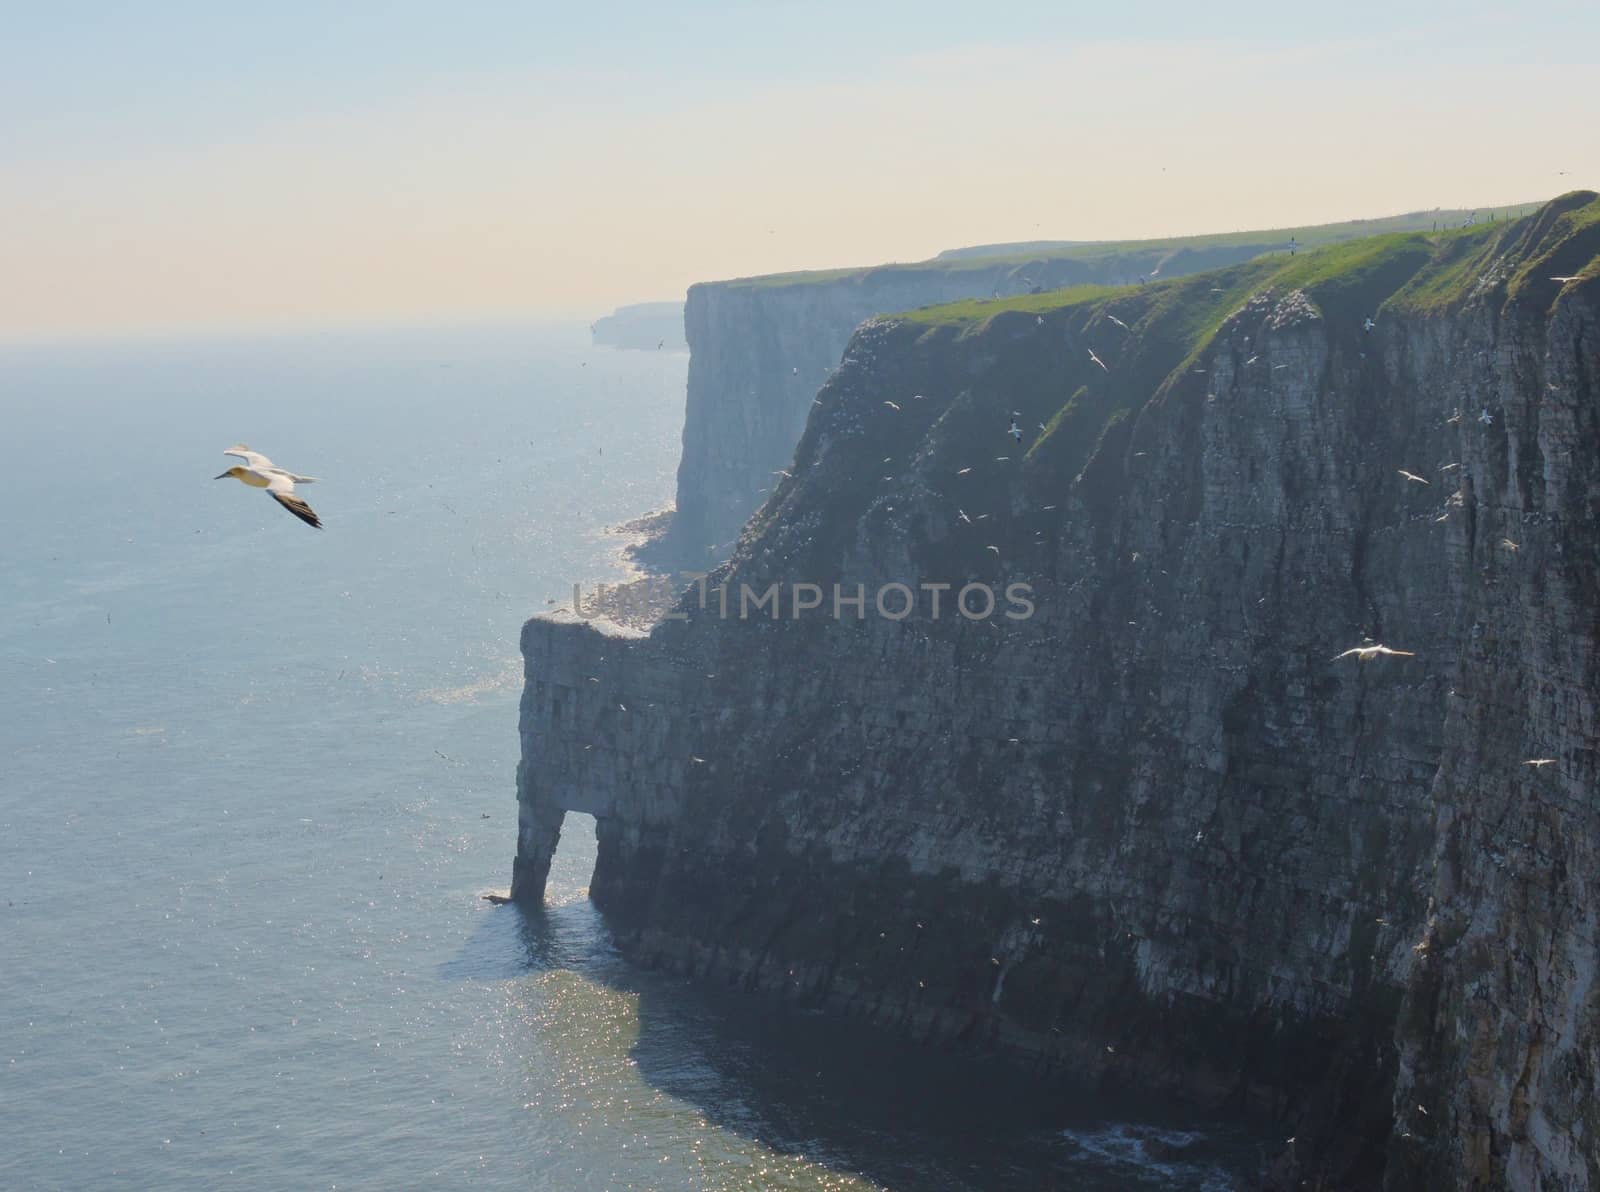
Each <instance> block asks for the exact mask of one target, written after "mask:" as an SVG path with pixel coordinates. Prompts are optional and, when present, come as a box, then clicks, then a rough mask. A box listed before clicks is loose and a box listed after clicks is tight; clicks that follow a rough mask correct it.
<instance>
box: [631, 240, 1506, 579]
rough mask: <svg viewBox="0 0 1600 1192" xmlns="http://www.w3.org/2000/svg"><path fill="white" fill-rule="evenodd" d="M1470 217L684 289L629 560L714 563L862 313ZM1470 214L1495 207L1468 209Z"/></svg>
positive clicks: (1285, 252) (1128, 280)
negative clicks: (685, 370) (678, 433)
mask: <svg viewBox="0 0 1600 1192" xmlns="http://www.w3.org/2000/svg"><path fill="white" fill-rule="evenodd" d="M1474 214H1475V213H1471V212H1467V211H1455V210H1449V211H1426V212H1424V211H1418V212H1411V213H1409V214H1406V215H1397V216H1390V217H1387V218H1384V219H1375V220H1355V221H1351V222H1347V223H1340V224H1323V225H1318V226H1313V227H1299V228H1277V229H1269V230H1264V231H1252V232H1234V233H1226V234H1221V235H1210V236H1191V237H1180V238H1174V239H1166V240H1144V241H1126V242H1111V243H1089V244H1072V243H1053V244H1032V245H1030V244H1015V245H989V246H982V247H978V248H972V249H958V250H952V251H949V252H945V253H941V254H940V255H939V256H938V257H937V258H935V259H934V260H931V261H922V262H918V263H915V264H903V265H883V266H877V267H874V268H865V269H836V270H829V271H820V272H807V273H789V274H775V275H771V276H766V277H752V278H739V279H735V280H732V281H720V282H709V283H704V284H701V285H696V286H692V287H691V288H690V290H689V293H688V298H687V302H686V304H685V307H684V328H685V332H686V335H687V339H688V344H689V349H690V353H691V355H690V360H689V382H688V395H687V402H686V408H685V415H684V427H683V456H682V458H681V460H680V461H679V467H678V484H677V501H676V508H677V512H676V515H675V517H674V519H673V522H672V524H671V526H670V527H669V529H668V530H667V532H666V534H665V536H664V537H663V538H662V539H661V540H660V541H659V542H657V543H655V544H654V545H653V546H652V547H650V548H648V549H646V550H644V551H642V552H641V559H642V560H643V561H645V562H647V563H649V564H651V565H652V566H654V567H657V568H659V569H664V570H675V569H678V568H689V569H693V570H704V569H705V568H707V567H709V566H713V565H715V564H717V563H720V562H722V561H723V560H724V559H726V558H727V557H728V554H729V552H730V550H731V548H732V545H733V540H734V539H735V538H736V537H737V535H738V533H739V529H740V527H741V526H743V525H744V523H745V521H746V520H747V519H748V518H749V517H750V515H751V514H752V513H754V512H755V511H756V509H757V508H758V507H759V506H760V505H761V503H762V501H763V499H764V498H765V496H766V494H767V493H768V492H770V491H771V489H772V484H773V478H774V477H775V476H776V475H777V472H778V470H779V469H786V468H788V466H789V463H790V460H791V459H792V458H793V457H794V449H795V444H796V443H798V442H799V440H800V433H801V431H803V430H804V429H805V426H806V420H807V418H808V417H809V415H810V412H811V403H812V401H813V399H815V398H816V396H817V390H818V389H819V388H820V387H821V386H822V384H823V383H824V381H825V380H826V379H827V378H828V377H829V376H830V375H832V373H833V370H834V369H835V368H837V367H838V365H839V359H840V356H841V355H842V354H843V352H844V349H845V346H846V344H848V343H849V341H850V337H851V335H852V334H853V333H854V331H855V329H856V327H858V326H859V325H860V324H861V322H862V321H863V320H865V319H868V318H870V317H872V316H874V315H878V314H884V313H887V312H891V311H905V310H911V309H913V308H915V307H922V306H929V305H934V304H939V303H948V302H954V301H958V300H962V299H969V298H971V299H1002V300H1003V299H1008V298H1011V297H1014V296H1017V295H1023V294H1032V293H1039V292H1042V291H1050V290H1057V289H1061V288H1063V287H1065V286H1073V285H1085V284H1101V285H1132V284H1136V283H1138V282H1140V280H1141V279H1149V280H1157V279H1170V278H1176V277H1183V276H1186V275H1189V274H1193V273H1196V272H1199V271H1202V270H1206V269H1214V268H1218V267H1220V266H1224V265H1230V264H1235V263H1238V262H1242V261H1248V260H1251V259H1252V258H1255V257H1257V256H1260V255H1261V254H1263V253H1273V252H1275V253H1279V254H1281V255H1282V256H1284V257H1288V256H1289V255H1290V254H1291V252H1294V253H1298V252H1300V251H1304V250H1306V249H1311V248H1315V247H1317V246H1319V245H1325V244H1334V243H1339V242H1342V241H1346V240H1350V239H1354V238H1359V237H1368V236H1371V235H1373V234H1375V233H1381V232H1401V231H1425V230H1429V229H1434V228H1437V229H1442V228H1446V227H1450V226H1455V225H1459V224H1460V223H1461V222H1462V221H1464V220H1466V219H1469V218H1472V217H1473V215H1474ZM1476 214H1477V215H1478V217H1479V218H1482V219H1484V220H1489V219H1494V218H1496V217H1503V216H1504V215H1506V214H1507V211H1505V210H1500V211H1492V212H1491V211H1485V212H1481V213H1476Z"/></svg>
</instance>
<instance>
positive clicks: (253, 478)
mask: <svg viewBox="0 0 1600 1192" xmlns="http://www.w3.org/2000/svg"><path fill="white" fill-rule="evenodd" d="M229 476H232V477H233V478H234V479H235V480H242V481H244V483H246V484H248V485H249V486H250V487H251V488H266V487H267V482H266V481H265V480H263V479H261V477H259V476H257V475H256V474H255V473H254V472H252V471H250V469H248V468H241V467H239V466H238V465H235V466H233V467H231V468H229V469H228V470H227V471H226V472H224V473H222V475H220V476H213V477H212V478H211V479H213V480H226V479H227V478H228V477H229Z"/></svg>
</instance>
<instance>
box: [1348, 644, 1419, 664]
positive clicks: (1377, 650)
mask: <svg viewBox="0 0 1600 1192" xmlns="http://www.w3.org/2000/svg"><path fill="white" fill-rule="evenodd" d="M1352 654H1354V655H1355V656H1356V657H1357V658H1359V659H1360V660H1361V661H1362V662H1371V661H1372V660H1373V659H1374V658H1376V657H1378V655H1380V654H1389V655H1393V656H1394V657H1396V658H1415V657H1416V656H1417V655H1416V651H1415V650H1391V649H1390V648H1389V647H1388V646H1353V647H1351V648H1350V649H1348V650H1346V651H1345V652H1344V653H1343V654H1335V655H1334V657H1333V660H1334V661H1335V662H1338V661H1339V659H1341V658H1348V657H1350V655H1352Z"/></svg>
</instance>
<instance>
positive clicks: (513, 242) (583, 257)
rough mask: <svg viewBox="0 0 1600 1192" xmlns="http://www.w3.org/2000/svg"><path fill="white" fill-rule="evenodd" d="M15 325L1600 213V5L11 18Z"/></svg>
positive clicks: (84, 9) (8, 200)
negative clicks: (1468, 215) (1404, 223)
mask: <svg viewBox="0 0 1600 1192" xmlns="http://www.w3.org/2000/svg"><path fill="white" fill-rule="evenodd" d="M0 29H3V30H4V36H3V37H0V340H10V341H17V340H22V341H27V340H39V339H60V338H69V339H70V338H74V337H98V336H122V335H140V334H149V333H156V334H164V335H165V334H172V333H184V332H190V331H214V330H228V331H235V330H240V329H251V328H262V329H282V328H300V327H320V326H330V325H339V324H352V323H355V324H359V323H385V322H391V323H400V322H403V323H414V322H419V321H421V322H427V321H463V320H471V319H477V318H490V317H492V318H496V319H499V318H506V317H511V318H529V319H543V318H592V317H594V316H596V315H598V314H603V313H606V312H607V311H609V310H610V309H611V308H612V307H614V306H616V305H619V304H622V303H627V302H635V301H646V300H653V299H663V298H672V297H677V296H681V295H682V293H683V291H684V290H685V288H686V287H687V286H689V285H690V284H692V283H694V282H696V281H706V280H714V279H717V278H723V277H736V276H748V275H751V274H758V273H769V272H778V271H786V270H792V269H807V268H830V267H835V266H840V265H858V264H871V263H876V262H882V261H890V260H901V261H909V260H920V259H923V258H926V257H929V256H932V255H933V254H935V253H937V252H939V251H940V250H942V249H946V248H954V247H958V246H960V245H965V244H975V243H991V242H1000V241H1012V240H1033V239H1067V240H1091V239H1124V238H1132V237H1143V236H1163V235H1180V234H1186V233H1201V232H1210V231H1230V230H1235V229H1242V228H1256V227H1281V226H1288V225H1297V224H1308V223H1316V222H1329V221H1336V220H1343V219H1348V218H1354V217H1367V216H1378V215H1387V214H1394V213H1397V212H1401V211H1411V210H1418V209H1423V208H1431V207H1436V206H1445V207H1454V206H1466V207H1473V206H1489V205H1496V204H1502V203H1516V202H1527V201H1534V200H1539V199H1544V198H1549V197H1551V196H1553V195H1556V194H1559V193H1562V192H1563V191H1567V190H1571V189H1575V188H1577V187H1580V186H1583V187H1590V188H1600V136H1597V135H1596V133H1595V130H1596V129H1597V128H1600V88H1596V87H1595V86H1594V85H1593V79H1594V78H1595V77H1597V75H1596V73H1595V72H1596V67H1597V65H1600V49H1597V47H1600V5H1594V4H1592V3H1584V4H1579V3H1571V2H1568V0H1550V2H1543V3H1540V4H1538V5H1510V4H1503V3H1502V4H1493V5H1491V4H1486V3H1478V2H1476V0H1466V2H1465V3H1453V4H1430V5H1426V6H1424V5H1420V4H1407V3H1387V4H1378V3H1369V2H1367V0H1352V2H1350V3H1342V4H1339V5H1326V6H1317V7H1316V8H1315V9H1313V8H1312V7H1311V6H1306V5H1294V6H1285V5H1280V4H1277V3H1244V4H1233V5H1226V4H1224V5H1220V6H1219V5H1197V4H1194V3H1192V2H1189V0H1185V2H1172V3H1165V2H1157V3H1145V4H1137V3H1125V4H1108V3H1100V4H1093V5H1086V4H1067V3H1063V2H1062V0H1053V2H1050V3H1034V2H1032V0H1009V2H1008V3H1007V4H1004V5H995V4H988V5H975V4H972V3H970V0H967V2H964V3H959V4H958V3H946V2H944V0H923V2H921V3H901V2H899V0H891V2H887V3H872V2H871V0H855V2H854V3H848V4H847V3H837V2H835V0H807V2H803V3H801V2H790V0H767V2H765V3H761V4H748V5H735V4H726V3H701V2H698V0H673V2H672V3H650V4H638V3H605V2H603V0H593V2H589V3H580V2H579V0H572V2H570V3H561V4H553V3H543V2H541V0H532V2H527V0H524V2H522V3H510V2H505V3H501V2H487V0H477V2H475V0H458V2H456V3H453V4H449V5H445V4H439V3H428V4H425V3H420V2H415V0H389V2H387V3H375V2H367V0H346V2H344V3H341V4H339V5H327V4H325V3H323V2H321V0H318V2H315V3H313V2H309V0H275V3H273V4H271V5H224V4H217V3H214V2H206V3H200V2H192V0H169V2H162V0H150V2H149V3H145V4H139V5H130V4H125V3H83V2H77V0H56V2H53V3H49V4H44V3H37V2H34V0H0Z"/></svg>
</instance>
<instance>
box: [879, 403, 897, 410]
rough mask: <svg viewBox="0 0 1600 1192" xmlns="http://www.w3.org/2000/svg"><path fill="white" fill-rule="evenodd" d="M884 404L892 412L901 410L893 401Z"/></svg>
mask: <svg viewBox="0 0 1600 1192" xmlns="http://www.w3.org/2000/svg"><path fill="white" fill-rule="evenodd" d="M883 404H884V405H886V406H888V407H889V408H890V409H891V410H898V409H899V408H900V407H899V406H897V405H895V404H894V402H892V401H886V402H884V403H883Z"/></svg>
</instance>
